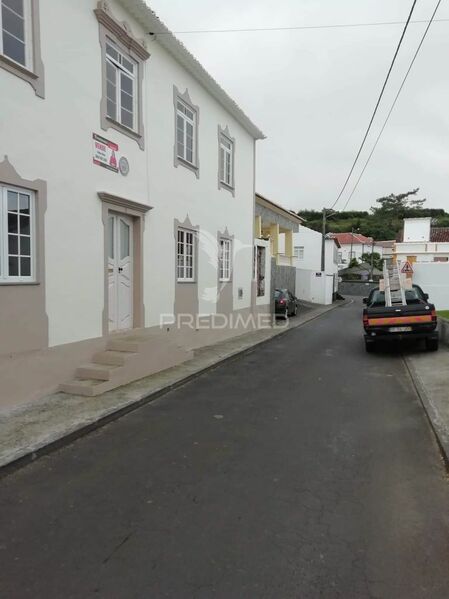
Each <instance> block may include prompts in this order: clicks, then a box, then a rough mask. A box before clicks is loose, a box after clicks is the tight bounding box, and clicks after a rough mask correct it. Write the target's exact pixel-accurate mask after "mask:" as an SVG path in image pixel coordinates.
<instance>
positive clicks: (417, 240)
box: [394, 217, 449, 263]
mask: <svg viewBox="0 0 449 599" xmlns="http://www.w3.org/2000/svg"><path fill="white" fill-rule="evenodd" d="M394 256H395V258H396V260H397V261H398V262H405V261H406V260H408V261H409V262H411V263H414V262H448V261H449V227H432V219H431V218H430V217H425V218H404V227H403V231H402V235H401V239H400V241H398V242H396V244H395V247H394Z"/></svg>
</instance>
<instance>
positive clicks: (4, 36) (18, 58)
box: [0, 0, 32, 70]
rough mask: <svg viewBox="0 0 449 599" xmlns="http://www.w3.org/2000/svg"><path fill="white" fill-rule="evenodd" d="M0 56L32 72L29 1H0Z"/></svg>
mask: <svg viewBox="0 0 449 599" xmlns="http://www.w3.org/2000/svg"><path fill="white" fill-rule="evenodd" d="M0 5H1V10H0V54H3V55H4V56H6V57H8V58H9V59H11V60H13V61H14V62H16V63H18V64H20V65H22V66H24V67H27V68H28V69H29V70H32V49H31V7H30V0H0Z"/></svg>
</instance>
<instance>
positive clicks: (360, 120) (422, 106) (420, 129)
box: [149, 0, 449, 211]
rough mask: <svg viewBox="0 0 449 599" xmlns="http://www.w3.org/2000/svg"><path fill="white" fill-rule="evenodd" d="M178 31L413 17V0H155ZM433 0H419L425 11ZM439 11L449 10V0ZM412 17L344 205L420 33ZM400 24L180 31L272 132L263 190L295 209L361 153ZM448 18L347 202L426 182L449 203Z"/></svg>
mask: <svg viewBox="0 0 449 599" xmlns="http://www.w3.org/2000/svg"><path fill="white" fill-rule="evenodd" d="M149 4H150V6H151V8H152V9H153V10H154V11H155V12H156V13H157V15H158V16H159V17H160V18H161V19H162V21H163V22H164V23H165V24H166V25H167V26H168V27H169V28H170V29H171V30H172V31H174V32H177V31H190V30H198V29H201V30H204V29H206V30H210V29H235V28H238V29H242V28H264V27H292V26H302V25H331V24H341V23H366V22H379V21H382V22H385V21H388V22H390V21H405V20H406V18H407V16H408V13H409V11H410V8H411V5H412V1H411V0H363V1H361V0H338V1H337V0H246V1H245V2H242V1H241V0H226V2H223V1H222V0H190V1H189V2H186V1H185V0H149ZM435 5H436V0H418V2H417V4H416V8H415V11H414V14H413V19H416V20H421V19H423V20H425V19H429V18H430V16H431V14H432V12H433V10H434V7H435ZM436 18H440V19H442V18H446V19H449V0H442V3H441V5H440V8H439V11H438V13H437V17H436ZM425 27H426V25H425V24H422V23H421V24H411V25H410V26H409V29H408V31H407V34H406V37H405V39H404V42H403V45H402V47H401V51H400V54H399V56H398V59H397V61H396V64H395V68H394V71H393V73H392V76H391V78H390V82H389V85H388V88H387V91H386V93H385V95H384V98H383V101H382V104H381V107H380V110H379V112H378V115H377V117H376V120H375V122H374V125H373V128H372V132H371V134H370V136H369V138H368V141H367V144H366V146H365V148H366V150H365V151H364V152H363V153H362V155H361V159H360V161H359V163H358V166H357V167H356V169H355V172H354V176H353V178H352V179H351V181H350V183H349V185H348V188H347V191H346V192H345V193H344V194H343V195H342V198H341V200H340V201H339V202H338V204H337V205H336V209H342V208H343V206H344V204H345V203H346V199H347V198H348V196H349V193H350V191H351V189H352V187H353V184H355V182H356V180H357V178H358V174H359V173H360V171H361V169H362V167H363V165H364V163H365V160H366V158H367V156H368V154H369V152H370V151H371V148H372V146H373V144H374V141H375V139H376V137H377V134H378V132H379V130H380V128H381V126H382V124H383V121H384V119H385V117H386V114H387V112H388V110H389V109H390V106H391V103H392V101H393V99H394V96H395V95H396V92H397V90H398V88H399V86H400V84H401V81H402V78H403V76H404V74H405V72H406V70H407V68H408V66H409V64H410V61H411V59H412V56H413V54H414V52H415V50H416V48H417V46H418V44H419V41H420V39H421V36H422V33H423V31H424V29H425ZM402 29H403V25H388V26H378V27H360V28H341V29H318V30H317V29H314V30H307V31H305V30H299V31H270V32H260V31H259V32H245V33H194V34H181V33H180V34H177V37H178V38H179V39H180V40H181V41H182V42H183V43H184V44H185V45H186V46H187V48H188V49H189V50H190V51H191V52H192V53H193V55H194V56H195V57H196V58H197V59H198V60H199V61H200V62H201V63H202V64H203V66H204V67H205V68H206V69H207V70H208V71H209V73H210V74H211V75H212V76H213V77H214V78H215V79H216V80H217V81H218V83H219V84H220V85H221V86H222V87H223V88H224V89H225V90H226V91H227V92H228V93H229V95H231V97H232V98H233V99H234V100H236V101H237V103H238V104H239V105H240V106H241V107H242V108H243V110H244V111H245V112H246V114H248V116H249V117H250V118H251V120H252V121H253V122H254V123H255V124H256V125H257V126H258V127H259V128H260V129H262V131H263V132H264V133H265V135H266V136H267V139H266V140H264V141H258V142H257V166H256V168H257V171H256V189H257V191H258V192H259V193H261V194H262V195H265V196H267V197H268V198H270V199H272V200H273V201H275V202H277V203H279V204H281V205H283V206H285V207H286V208H289V209H293V210H302V209H316V210H321V209H322V208H323V207H330V206H332V204H333V203H334V202H335V200H336V198H337V196H338V194H339V191H340V189H341V187H342V186H343V183H344V181H345V179H346V177H347V175H348V173H349V169H350V167H351V165H352V162H353V160H354V158H355V155H356V153H357V150H358V147H359V145H360V143H361V140H362V138H363V135H364V133H365V130H366V127H367V126H368V122H369V120H370V117H371V114H372V112H373V109H374V106H375V103H376V101H377V97H378V95H379V93H380V90H381V87H382V84H383V81H384V79H385V76H386V74H387V70H388V67H389V65H390V62H391V60H392V57H393V54H394V51H395V49H396V46H397V43H398V41H399V38H400V35H401V32H402ZM448 56H449V21H448V22H441V23H438V22H436V23H433V24H432V26H431V28H430V31H429V33H428V35H427V37H426V40H425V42H424V45H423V47H422V49H421V52H420V54H419V56H418V58H417V60H416V62H415V64H414V66H413V69H412V71H411V73H410V75H409V78H408V80H407V82H406V84H405V87H404V89H403V91H402V94H401V96H400V98H399V100H398V103H397V104H396V108H395V110H394V112H393V114H392V116H391V118H390V120H389V123H388V125H387V127H386V129H385V131H384V133H383V135H382V137H381V140H380V141H379V144H378V146H377V148H376V151H375V153H374V155H373V157H372V159H371V161H370V163H369V165H368V167H367V169H366V171H365V174H364V176H363V178H362V179H361V182H360V184H359V186H358V188H357V190H356V192H355V193H354V195H353V197H352V199H351V201H350V203H349V204H348V207H347V209H348V210H350V209H353V210H367V209H369V208H370V207H371V206H372V205H374V204H375V200H376V198H379V197H382V196H385V195H388V194H390V193H402V192H404V191H408V190H411V189H414V188H417V187H419V188H420V192H419V197H425V198H427V203H426V205H427V206H428V207H432V208H445V209H446V210H448V211H449V190H448V183H449V179H448V176H449V69H448V68H447V66H448Z"/></svg>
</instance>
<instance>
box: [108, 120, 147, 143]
mask: <svg viewBox="0 0 449 599" xmlns="http://www.w3.org/2000/svg"><path fill="white" fill-rule="evenodd" d="M105 120H106V123H107V125H108V128H109V127H112V128H113V129H115V130H116V131H119V132H120V133H123V134H124V135H126V136H128V137H130V138H131V139H133V140H134V141H136V142H137V143H138V144H139V147H140V148H141V149H143V137H142V135H141V133H138V132H137V131H134V129H130V128H129V127H126V126H125V125H122V124H121V123H119V122H118V121H116V120H114V119H112V118H111V117H109V116H107V117H106V119H105Z"/></svg>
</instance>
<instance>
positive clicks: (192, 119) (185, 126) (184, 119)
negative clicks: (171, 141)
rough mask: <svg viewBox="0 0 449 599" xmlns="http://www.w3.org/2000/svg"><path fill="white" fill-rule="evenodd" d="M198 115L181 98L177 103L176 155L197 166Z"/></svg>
mask: <svg viewBox="0 0 449 599" xmlns="http://www.w3.org/2000/svg"><path fill="white" fill-rule="evenodd" d="M196 118H197V116H196V113H195V111H194V110H192V108H191V107H190V106H187V104H185V102H182V101H181V100H180V99H179V98H178V100H177V102H176V153H177V156H178V158H181V159H182V160H185V161H186V162H188V163H189V164H192V165H195V164H196V139H195V135H196Z"/></svg>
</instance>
